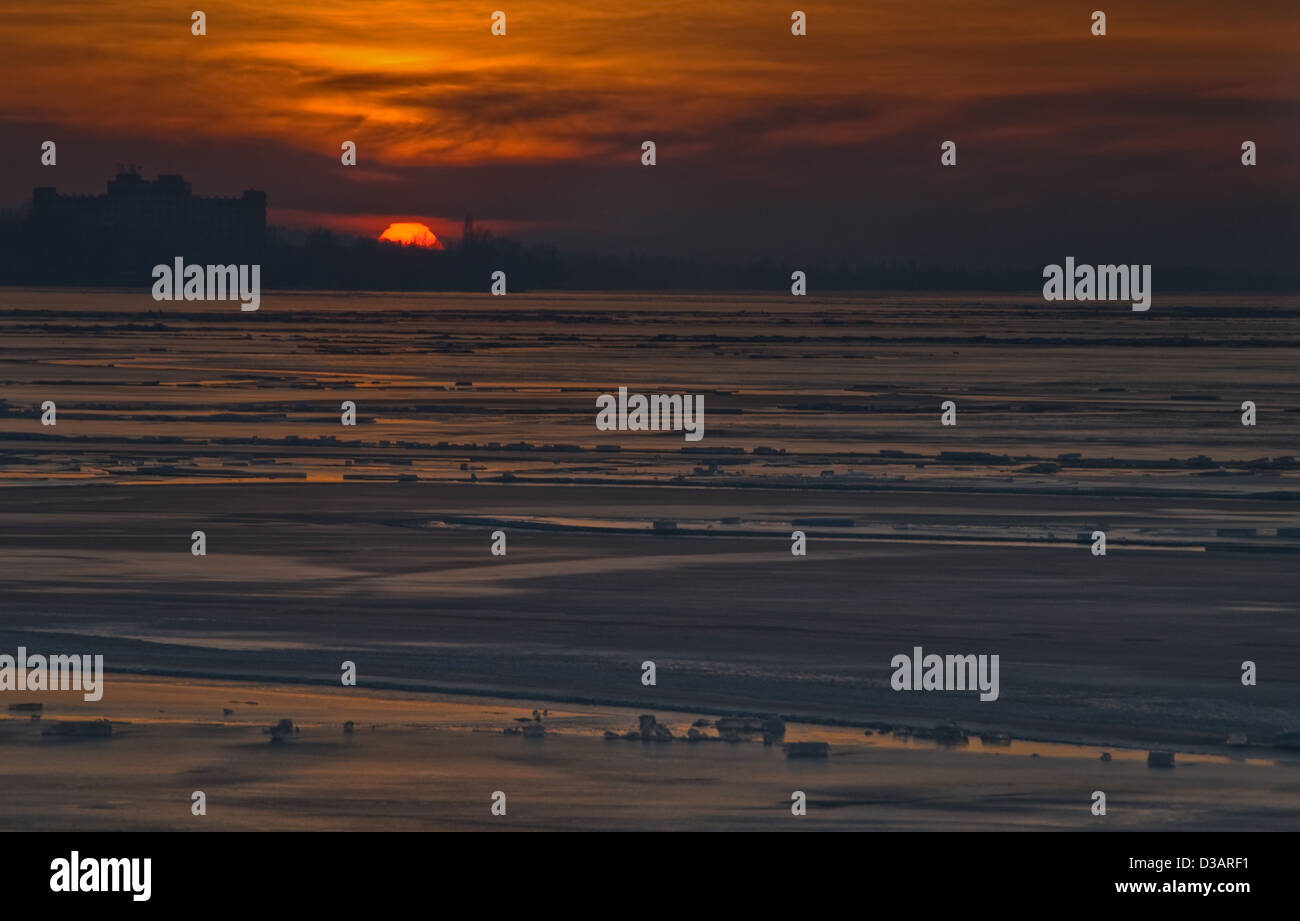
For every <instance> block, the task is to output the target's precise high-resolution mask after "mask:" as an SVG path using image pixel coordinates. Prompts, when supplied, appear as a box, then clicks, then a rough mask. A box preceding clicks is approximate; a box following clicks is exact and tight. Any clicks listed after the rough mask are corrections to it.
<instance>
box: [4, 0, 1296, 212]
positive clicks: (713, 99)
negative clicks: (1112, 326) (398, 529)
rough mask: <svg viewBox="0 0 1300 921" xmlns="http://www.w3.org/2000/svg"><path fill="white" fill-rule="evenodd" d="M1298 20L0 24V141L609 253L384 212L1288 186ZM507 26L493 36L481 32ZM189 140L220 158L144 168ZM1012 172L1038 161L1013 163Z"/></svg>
mask: <svg viewBox="0 0 1300 921" xmlns="http://www.w3.org/2000/svg"><path fill="white" fill-rule="evenodd" d="M796 2H797V3H798V8H801V9H804V10H806V12H807V14H808V23H809V26H808V28H809V35H808V36H807V37H806V38H795V37H793V36H791V35H790V29H789V22H790V13H791V10H792V9H794V8H796ZM194 6H200V7H202V8H203V9H204V11H205V12H206V14H207V31H208V34H207V35H206V36H205V37H194V36H192V35H191V34H190V28H189V25H190V21H189V13H190V9H192V8H193V7H194ZM651 6H653V12H648V11H640V10H639V9H638V7H645V8H648V7H651ZM1097 6H1101V7H1103V8H1105V9H1106V11H1107V13H1108V16H1109V23H1108V31H1109V34H1108V35H1107V37H1106V38H1104V39H1096V38H1094V37H1092V36H1091V35H1090V34H1089V24H1090V20H1089V15H1090V12H1091V10H1092V9H1094V8H1096V7H1097ZM1297 6H1300V4H1294V3H1290V2H1281V0H1271V2H1252V0H1242V2H1233V3H1231V4H1221V3H1210V2H1199V3H1198V2H1194V0H1191V2H1175V0H1145V2H1137V0H1131V2H1123V3H1119V4H1110V3H1104V2H1100V0H1099V2H1098V3H1096V4H1083V3H1069V2H1058V0H1018V2H1010V0H1002V2H997V0H992V2H982V3H977V2H971V0H935V2H927V0H873V2H870V3H866V2H861V0H855V2H827V3H817V4H805V3H802V0H790V2H787V3H784V4H778V3H774V2H763V0H758V2H718V3H710V4H704V3H699V2H698V0H692V2H684V0H668V2H656V3H654V4H633V3H630V2H628V0H585V2H583V3H580V4H579V3H572V2H557V0H541V2H535V0H529V2H521V3H514V2H511V0H492V2H491V3H488V4H484V5H482V6H481V7H480V6H476V5H474V4H467V3H464V2H437V0H434V2H409V0H404V2H395V0H375V2H358V0H312V2H282V3H276V2H274V0H213V2H208V0H195V3H194V4H192V5H190V6H188V7H184V8H182V7H181V6H179V5H177V4H176V3H172V2H161V0H114V2H111V3H106V2H97V0H83V2H59V0H51V2H48V3H40V4H32V3H25V2H13V0H0V36H2V38H0V43H2V44H0V57H2V58H3V62H2V63H0V69H2V70H0V75H2V76H3V81H2V85H3V88H2V89H0V128H3V127H4V126H5V125H6V124H10V125H40V126H41V127H42V129H47V128H52V129H60V128H61V129H63V130H66V131H67V132H69V133H72V134H75V135H76V136H79V137H86V138H96V139H103V138H110V139H115V140H119V141H123V142H130V143H124V144H123V145H122V149H130V150H135V149H139V151H140V153H139V155H138V156H136V157H135V158H134V159H136V161H137V162H143V163H144V164H145V165H146V168H150V167H153V168H154V169H164V170H165V167H166V166H168V165H171V166H172V168H173V169H174V170H175V171H179V172H184V173H186V174H187V175H190V174H195V173H197V174H198V175H199V176H200V177H203V175H204V169H205V168H208V169H209V172H211V173H212V175H213V176H214V177H217V179H216V180H215V181H222V179H221V177H224V176H226V175H230V170H231V169H232V167H231V166H230V165H229V164H230V163H243V162H246V161H248V160H253V161H260V162H261V163H262V164H264V165H265V166H266V169H267V170H268V171H270V170H273V169H274V163H271V162H269V161H270V160H274V159H275V157H277V156H282V157H283V159H284V160H285V161H287V160H289V159H291V158H294V157H301V158H303V159H302V160H295V161H294V162H295V163H299V162H314V161H312V159H311V158H320V164H321V168H320V173H319V176H318V177H317V180H316V193H315V196H314V197H315V199H316V200H312V199H313V195H312V194H309V193H308V191H307V190H306V189H297V188H295V187H293V185H292V182H290V181H288V180H286V183H285V187H284V188H283V189H280V188H276V187H275V186H274V183H272V182H271V181H270V178H269V177H265V178H263V177H258V176H257V175H255V174H252V172H251V170H250V175H253V178H252V179H251V180H249V181H250V182H256V183H258V184H259V185H261V186H269V189H268V190H269V192H270V201H271V203H272V207H273V209H276V208H279V209H283V211H282V212H281V213H286V214H287V213H289V212H294V213H297V214H303V213H307V214H310V213H313V212H318V213H319V214H321V215H322V216H329V218H330V220H331V221H332V222H334V223H336V224H340V223H345V222H347V221H351V222H352V223H353V224H354V225H355V224H356V221H357V220H358V219H359V216H360V215H363V214H372V215H376V217H375V218H374V220H375V221H378V220H381V219H382V218H383V216H384V215H392V216H393V218H394V219H403V220H407V219H415V220H424V221H426V222H428V223H430V226H433V227H434V228H435V230H438V232H440V233H441V232H442V231H443V229H444V228H445V227H446V226H450V225H449V224H448V223H447V222H454V221H458V220H459V218H460V216H461V213H463V210H466V209H468V208H469V207H475V208H479V209H482V210H484V212H485V216H486V217H487V218H488V219H489V221H491V220H497V221H502V222H514V223H515V225H516V226H526V225H539V226H546V225H547V224H548V222H551V221H556V222H558V223H560V224H567V225H569V226H572V227H588V228H591V229H593V230H599V225H600V222H601V220H602V219H603V213H602V211H601V209H600V208H599V207H598V205H597V204H595V203H588V204H586V205H584V206H583V207H582V208H576V209H568V210H572V211H574V213H572V214H564V213H562V212H563V211H565V210H566V209H560V208H557V207H555V196H556V195H557V194H560V193H558V192H556V191H554V190H552V191H550V192H548V193H546V196H549V197H546V196H544V197H543V198H541V199H539V198H538V197H537V196H536V195H533V197H532V198H531V199H529V200H523V199H522V198H521V196H524V192H523V191H520V192H519V193H518V194H514V195H502V194H496V195H495V196H488V195H487V194H485V193H480V192H479V190H478V189H477V188H476V189H475V191H474V194H472V195H471V194H469V193H468V192H467V193H466V195H465V199H466V200H465V201H464V202H462V201H457V202H455V203H454V204H453V203H451V202H450V201H446V202H445V207H440V205H441V204H443V202H440V201H429V202H428V203H427V205H426V203H425V202H423V201H421V202H420V203H419V204H418V206H417V209H416V210H413V211H400V213H397V211H395V209H394V208H393V207H392V203H393V202H396V201H400V200H404V199H409V198H410V195H409V194H407V192H406V191H403V192H402V193H401V194H399V193H398V191H397V187H406V186H409V184H410V183H411V182H412V181H413V173H412V172H411V171H412V170H419V169H425V168H440V169H457V170H471V169H473V170H480V171H481V170H486V169H491V168H513V169H521V168H529V169H532V168H536V169H548V168H551V167H570V166H581V165H595V166H599V167H606V166H609V165H611V164H618V165H622V164H628V165H636V164H637V157H638V156H639V153H640V150H639V148H640V142H641V141H642V140H643V139H645V138H655V139H657V140H658V141H659V142H660V144H661V145H662V146H661V150H662V152H661V158H664V157H666V158H667V159H668V161H669V163H673V162H686V161H688V160H693V161H698V162H701V163H703V162H710V163H712V164H714V168H716V169H719V170H725V171H727V174H728V176H729V180H728V181H739V179H740V178H742V177H744V176H745V174H746V171H750V172H751V174H752V175H751V176H750V178H751V179H752V180H753V181H754V183H755V185H756V186H757V187H765V188H772V187H780V186H782V185H790V184H793V183H792V180H791V177H790V171H791V170H797V169H799V168H800V164H801V163H802V162H805V158H807V157H812V158H813V159H812V160H811V161H808V162H820V160H819V158H823V157H824V158H827V159H828V160H834V162H835V164H837V165H836V166H835V167H831V168H833V169H846V170H848V169H851V166H850V165H849V164H851V163H852V161H853V159H854V158H855V157H856V158H857V159H858V160H859V161H860V162H861V163H862V165H863V168H864V169H872V168H876V169H879V165H880V164H881V163H883V162H886V161H888V160H889V158H891V157H892V158H895V159H897V158H906V157H908V156H913V155H914V156H915V157H916V158H917V159H918V161H920V160H923V161H924V162H925V163H926V164H929V163H931V162H932V161H934V160H936V159H937V145H938V143H939V141H940V140H942V139H945V138H949V137H953V138H956V139H957V140H958V142H959V144H960V145H961V147H962V148H963V149H964V150H984V151H995V153H990V154H988V155H987V157H986V159H987V162H988V166H989V168H990V169H994V170H1002V171H1003V172H1002V173H1001V174H1000V175H1003V176H1008V177H1009V176H1014V175H1016V173H1017V171H1019V172H1024V171H1025V170H1026V169H1027V170H1028V171H1030V172H1034V171H1039V172H1041V171H1042V170H1044V169H1047V168H1050V166H1049V165H1047V164H1045V163H1044V160H1050V158H1052V157H1058V158H1066V159H1069V158H1072V157H1078V156H1086V157H1088V158H1098V157H1107V156H1115V157H1117V158H1123V157H1144V156H1152V155H1155V156H1165V155H1172V156H1174V157H1175V158H1176V159H1178V160H1179V161H1180V162H1181V161H1185V162H1187V163H1189V164H1194V165H1195V166H1196V168H1198V169H1200V168H1205V167H1207V165H1210V164H1215V166H1214V168H1229V167H1231V166H1232V157H1231V156H1230V155H1223V154H1222V152H1221V151H1220V150H1218V149H1217V147H1218V145H1222V146H1223V147H1224V149H1226V150H1227V151H1228V153H1229V154H1230V153H1231V150H1232V149H1233V148H1234V147H1236V146H1237V144H1239V139H1240V138H1241V137H1254V136H1256V135H1259V136H1261V137H1262V138H1264V140H1266V141H1269V142H1271V143H1272V149H1271V150H1270V152H1269V156H1270V157H1272V158H1273V159H1272V163H1273V165H1274V166H1277V164H1278V162H1279V161H1278V159H1277V158H1278V156H1279V153H1278V151H1277V144H1278V143H1279V142H1282V141H1294V140H1296V132H1295V129H1294V127H1291V125H1293V124H1294V120H1295V115H1296V110H1297V101H1298V99H1297V96H1298V94H1300V81H1297V79H1296V78H1297V76H1298V75H1300V74H1298V71H1297V65H1296V58H1297V54H1296V52H1297V48H1300V16H1297V9H1296V8H1297ZM497 8H504V10H505V12H506V14H507V17H508V20H507V22H508V30H507V33H508V34H507V35H506V36H505V37H496V36H493V35H491V34H490V31H489V25H490V23H489V17H490V14H491V11H492V10H493V9H497ZM1288 118H1289V119H1290V122H1288V121H1287V119H1288ZM1288 132H1289V133H1288ZM179 139H184V141H185V143H186V144H187V145H188V146H189V150H190V151H193V150H195V149H198V148H206V149H207V151H209V153H208V154H206V155H203V154H199V155H194V154H192V153H187V154H186V156H192V157H193V161H194V162H191V161H190V160H187V159H185V158H184V157H182V156H181V155H180V154H177V155H176V157H177V159H180V160H181V161H182V162H179V163H175V164H170V163H164V162H161V161H162V160H164V159H166V158H170V157H172V155H173V153H174V152H173V151H172V150H171V148H170V147H168V146H167V145H170V144H173V143H175V142H178V140H179ZM344 140H353V141H356V142H357V144H358V156H359V165H358V167H357V168H356V169H354V170H350V171H347V172H340V171H335V172H331V171H330V170H332V169H333V167H334V166H335V165H336V164H337V162H338V155H339V145H340V144H341V142H342V141H344ZM921 145H924V146H923V147H922V146H921ZM101 146H102V145H101ZM163 148H166V149H167V154H166V157H164V156H163V154H162V153H161V150H162V149H163ZM114 149H115V150H116V149H118V148H117V147H115V148H114ZM268 151H271V152H283V154H279V153H272V154H271V156H270V157H268V153H267V152H268ZM886 151H887V153H886ZM913 151H915V153H914V154H913ZM1017 152H1020V153H1022V154H1023V155H1024V159H1025V160H1026V161H1028V162H1027V163H1025V164H1015V163H1011V162H1008V160H1009V159H1014V158H1015V157H1016V156H1017ZM758 155H761V159H762V162H761V163H759V162H757V159H758ZM222 158H224V159H225V160H226V161H228V163H227V164H226V165H224V166H223V165H222V164H220V163H218V162H217V161H218V160H220V159H222ZM1221 161H1222V164H1223V167H1219V166H1217V164H1219V163H1220V162H1221ZM965 162H969V160H967V161H965ZM1294 162H1295V157H1294V156H1291V155H1290V154H1288V156H1287V166H1286V172H1285V173H1281V174H1279V175H1283V176H1285V177H1287V178H1288V179H1292V180H1293V179H1294V177H1295V176H1296V175H1297V172H1296V170H1295V169H1294V168H1293V166H1292V165H1291V164H1293V163H1294ZM0 165H4V164H0ZM815 168H817V169H818V170H821V171H823V172H824V171H825V169H826V167H823V166H817V167H815ZM927 168H928V167H927ZM223 170H225V172H223ZM294 171H295V172H298V173H301V172H302V168H301V167H295V170H294ZM29 172H30V170H28V171H26V172H24V173H23V174H22V179H21V181H23V182H26V175H27V173H29ZM108 172H109V164H105V163H99V164H96V166H95V171H94V173H93V174H88V175H94V176H97V177H98V179H96V180H95V184H94V185H93V186H92V187H91V188H86V189H76V190H77V191H99V190H100V186H101V185H102V179H103V178H107V175H108ZM479 175H487V174H486V173H480V174H479ZM529 175H530V176H532V177H533V178H532V179H531V180H530V181H532V182H533V184H534V185H535V184H536V175H535V174H529ZM1129 175H1134V174H1133V173H1132V172H1131V171H1130V172H1128V173H1125V176H1129ZM46 179H47V181H48V177H46ZM230 181H232V182H233V181H237V180H235V179H234V178H232V179H231V180H230ZM844 181H845V182H849V181H854V179H853V176H851V175H848V174H846V175H845V177H844ZM1104 181H1107V182H1109V181H1110V180H1104ZM1188 182H1189V183H1191V179H1190V178H1189V179H1188ZM336 183H354V184H359V185H361V186H363V187H364V189H365V190H366V191H365V193H364V194H361V193H357V192H356V191H355V190H354V191H349V192H346V193H344V192H338V191H337V190H336V187H335V184H336ZM699 183H700V184H702V185H704V186H706V187H711V186H715V185H717V184H718V183H717V182H716V181H712V180H707V179H705V178H703V177H702V178H701V179H700V180H699ZM1135 183H1136V187H1139V188H1140V187H1141V186H1142V184H1143V181H1142V179H1141V177H1137V178H1136V179H1135ZM64 184H65V185H66V183H64ZM571 185H572V186H573V187H574V188H577V187H579V186H580V184H573V183H570V184H566V185H565V186H564V190H563V194H565V195H573V194H580V193H574V192H573V191H571ZM27 188H28V189H29V188H30V186H28V187H27ZM203 191H205V190H204V189H202V188H200V187H199V186H197V185H196V192H203ZM221 191H233V189H232V190H224V189H223V190H221ZM495 191H496V192H498V193H499V192H500V189H499V188H497V189H496V190H495ZM22 194H29V192H26V193H24V192H22V190H21V189H18V190H15V191H13V192H11V193H10V194H8V195H6V196H5V197H6V198H7V199H13V198H20V197H21V195H22ZM658 194H659V195H660V196H661V197H662V194H663V193H662V191H661V192H660V193H658ZM1007 194H1010V195H1012V196H1013V197H1015V196H1016V195H1017V191H1016V190H1015V189H1014V188H1012V189H1010V190H1009V192H1008V193H1007ZM1030 194H1031V193H1030V192H1028V191H1025V192H1024V197H1025V198H1028V197H1030ZM1032 194H1035V195H1036V194H1038V191H1037V190H1035V191H1034V192H1033V193H1032ZM1116 194H1121V193H1120V192H1119V191H1118V190H1116ZM685 195H689V196H693V197H698V195H699V189H697V188H692V189H690V190H687V192H686V193H684V196H685ZM525 197H526V196H525ZM615 197H617V196H616V194H615ZM738 197H743V196H739V193H738ZM367 198H368V199H369V201H367V200H366V199H367ZM445 198H446V196H444V199H445ZM630 207H631V206H629V208H630ZM398 210H400V209H398ZM625 210H626V209H625ZM634 210H635V209H631V210H630V211H627V213H632V211H634ZM577 212H581V213H577ZM274 213H275V211H274V210H273V214H274Z"/></svg>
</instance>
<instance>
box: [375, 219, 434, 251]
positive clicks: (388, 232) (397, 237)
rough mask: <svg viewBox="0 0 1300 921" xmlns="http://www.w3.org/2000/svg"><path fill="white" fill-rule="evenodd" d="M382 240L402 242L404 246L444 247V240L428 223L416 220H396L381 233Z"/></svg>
mask: <svg viewBox="0 0 1300 921" xmlns="http://www.w3.org/2000/svg"><path fill="white" fill-rule="evenodd" d="M379 239H380V240H384V241H386V242H388V243H400V244H402V245H403V246H422V247H424V248H425V249H442V248H443V245H442V241H441V240H439V239H438V236H437V234H435V233H434V232H433V231H432V230H430V229H429V227H428V225H427V224H420V223H418V222H414V221H395V222H393V223H391V224H389V225H388V227H387V228H385V229H384V232H383V233H381V234H380V235H379Z"/></svg>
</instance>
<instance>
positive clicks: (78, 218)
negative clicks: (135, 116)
mask: <svg viewBox="0 0 1300 921" xmlns="http://www.w3.org/2000/svg"><path fill="white" fill-rule="evenodd" d="M28 227H29V231H30V233H31V235H32V237H33V239H34V241H35V243H36V245H37V250H38V254H39V255H38V261H39V262H42V263H45V268H46V269H47V270H49V271H53V270H55V269H56V267H57V268H58V269H60V270H61V271H58V272H57V273H56V274H58V275H62V276H63V278H64V280H66V281H68V282H82V283H94V282H104V283H116V282H125V283H135V282H137V281H139V280H140V279H141V278H148V277H149V276H150V272H151V270H152V267H153V266H154V265H156V264H158V263H160V262H166V263H169V264H170V262H171V261H172V260H173V259H174V258H175V257H177V256H181V257H183V258H184V259H185V260H186V261H188V262H199V263H221V264H229V263H241V262H250V261H257V259H258V258H259V256H260V254H261V251H262V247H263V245H264V243H265V240H266V193H265V192H261V191H258V190H256V189H247V190H245V191H244V193H243V194H242V195H240V196H229V197H202V196H198V195H195V194H194V193H193V191H192V190H191V188H190V184H189V183H188V182H186V181H185V180H184V178H183V177H181V176H171V175H160V176H159V177H158V178H157V179H154V180H147V179H143V178H141V176H140V174H139V173H137V172H135V170H134V169H129V170H127V171H122V172H119V173H118V174H117V178H115V179H110V180H109V182H108V191H107V193H106V194H104V195H60V194H59V193H58V192H57V191H56V190H55V189H53V188H50V187H45V188H38V189H36V190H35V191H34V192H33V193H32V212H31V217H30V219H29V224H28ZM43 274H48V271H47V272H46V273H43ZM56 280H57V279H56Z"/></svg>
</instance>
